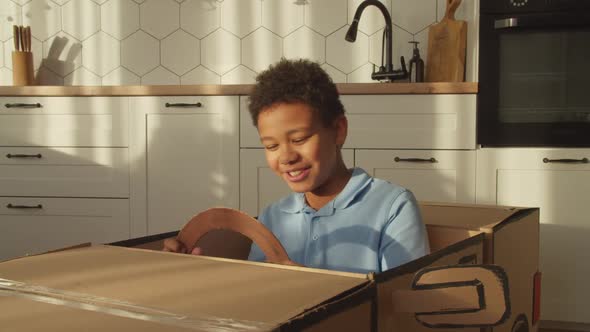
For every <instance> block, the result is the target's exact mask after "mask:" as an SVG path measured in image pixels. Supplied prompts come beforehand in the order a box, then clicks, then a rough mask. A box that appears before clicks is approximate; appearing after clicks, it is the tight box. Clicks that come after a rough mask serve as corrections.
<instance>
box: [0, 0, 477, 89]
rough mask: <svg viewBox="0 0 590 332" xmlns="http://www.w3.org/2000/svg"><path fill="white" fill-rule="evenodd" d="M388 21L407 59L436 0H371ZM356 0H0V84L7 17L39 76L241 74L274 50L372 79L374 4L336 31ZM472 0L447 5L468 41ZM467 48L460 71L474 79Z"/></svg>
mask: <svg viewBox="0 0 590 332" xmlns="http://www.w3.org/2000/svg"><path fill="white" fill-rule="evenodd" d="M379 1H381V2H382V3H383V4H384V5H385V6H386V7H387V8H388V9H389V11H390V13H391V17H392V20H393V24H394V29H393V41H394V42H393V57H394V67H395V68H399V66H400V63H399V57H400V56H401V55H403V56H404V58H405V59H406V63H407V62H409V59H410V57H411V56H412V46H411V45H410V44H408V42H409V41H413V40H415V41H419V42H420V45H419V48H420V52H421V55H422V58H423V59H424V60H426V52H427V49H426V48H427V45H426V44H427V41H428V27H429V26H430V25H432V24H434V23H436V22H437V20H440V19H442V15H441V13H444V6H445V1H443V0H379ZM361 2H362V0H183V1H176V0H141V1H138V0H102V1H97V0H67V1H63V0H62V1H59V0H29V1H17V0H2V1H1V2H0V28H1V30H0V85H11V84H12V63H11V58H12V57H11V56H10V52H11V51H12V49H13V46H12V45H13V40H12V33H11V31H12V25H13V24H20V25H30V26H31V30H32V34H33V42H32V44H33V56H34V58H35V70H36V73H37V79H38V81H39V84H41V85H62V84H63V85H140V84H142V85H151V84H250V83H253V82H254V78H255V76H256V74H257V73H258V72H260V71H261V70H263V69H264V68H266V67H267V66H268V64H269V63H272V62H274V61H276V60H278V59H280V58H281V57H286V58H301V57H304V58H307V59H310V60H313V61H317V62H319V63H321V64H322V67H323V68H324V69H326V71H327V72H328V73H329V74H330V75H331V76H332V78H333V79H334V81H335V82H338V83H345V82H349V83H354V82H371V79H370V73H371V70H372V67H373V65H377V66H379V65H381V48H382V46H381V41H382V39H381V37H382V34H383V27H384V26H385V24H384V21H383V17H382V15H381V14H380V12H379V11H378V10H377V8H375V7H369V8H367V10H366V11H365V12H364V13H363V16H362V17H361V20H360V22H359V31H358V36H357V41H356V42H355V43H354V44H350V43H348V42H347V41H345V40H344V34H345V32H346V30H347V29H348V27H349V26H350V23H351V22H352V20H353V16H354V12H355V10H356V8H357V7H358V5H359V4H360V3H361ZM477 3H478V2H477V1H476V0H465V1H463V4H462V5H461V7H460V8H459V10H458V11H457V14H456V18H457V19H462V20H466V21H467V22H468V50H470V49H477V48H476V47H475V46H476V45H475V44H476V43H477V15H478V10H479V8H478V5H477ZM475 56H476V54H469V51H468V54H467V80H468V81H476V74H475V72H476V70H475V63H476V61H475V60H474V57H475Z"/></svg>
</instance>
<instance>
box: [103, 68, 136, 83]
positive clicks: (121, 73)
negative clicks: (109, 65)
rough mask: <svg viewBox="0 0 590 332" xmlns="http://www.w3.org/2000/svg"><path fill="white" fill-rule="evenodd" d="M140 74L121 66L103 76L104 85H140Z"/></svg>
mask: <svg viewBox="0 0 590 332" xmlns="http://www.w3.org/2000/svg"><path fill="white" fill-rule="evenodd" d="M139 84H140V79H139V76H137V75H135V74H134V73H132V72H130V71H129V70H127V69H125V68H123V67H119V68H117V69H115V70H113V71H112V72H110V73H108V74H106V75H105V76H104V77H103V78H102V85H139Z"/></svg>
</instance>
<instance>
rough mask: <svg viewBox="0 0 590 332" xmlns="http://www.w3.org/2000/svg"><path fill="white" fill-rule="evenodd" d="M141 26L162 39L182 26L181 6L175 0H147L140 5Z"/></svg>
mask: <svg viewBox="0 0 590 332" xmlns="http://www.w3.org/2000/svg"><path fill="white" fill-rule="evenodd" d="M139 15H140V21H139V22H140V26H141V29H143V30H145V31H146V32H147V33H149V34H151V35H152V36H154V37H156V38H158V39H162V38H164V37H166V36H167V35H169V34H171V33H172V32H173V31H174V30H176V29H178V28H179V27H180V7H179V4H178V3H177V2H176V1H174V0H147V1H145V2H144V3H142V4H141V5H140V7H139Z"/></svg>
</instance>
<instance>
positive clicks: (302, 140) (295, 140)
mask: <svg viewBox="0 0 590 332" xmlns="http://www.w3.org/2000/svg"><path fill="white" fill-rule="evenodd" d="M307 139H308V137H302V138H296V139H293V143H303V142H305V141H307Z"/></svg>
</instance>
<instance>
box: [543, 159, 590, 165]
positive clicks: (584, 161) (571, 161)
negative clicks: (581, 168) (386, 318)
mask: <svg viewBox="0 0 590 332" xmlns="http://www.w3.org/2000/svg"><path fill="white" fill-rule="evenodd" d="M543 162H544V163H545V164H547V163H562V164H587V163H588V162H590V161H589V160H588V158H582V159H549V158H543Z"/></svg>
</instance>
